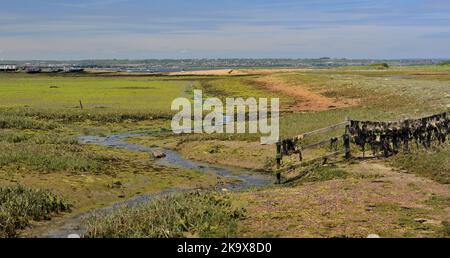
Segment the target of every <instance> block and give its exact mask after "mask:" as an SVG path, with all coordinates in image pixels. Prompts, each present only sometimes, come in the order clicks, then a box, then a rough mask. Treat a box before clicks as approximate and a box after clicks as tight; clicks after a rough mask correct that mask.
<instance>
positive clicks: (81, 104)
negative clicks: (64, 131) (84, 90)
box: [80, 100, 83, 110]
mask: <svg viewBox="0 0 450 258" xmlns="http://www.w3.org/2000/svg"><path fill="white" fill-rule="evenodd" d="M80 108H81V110H83V103H81V100H80Z"/></svg>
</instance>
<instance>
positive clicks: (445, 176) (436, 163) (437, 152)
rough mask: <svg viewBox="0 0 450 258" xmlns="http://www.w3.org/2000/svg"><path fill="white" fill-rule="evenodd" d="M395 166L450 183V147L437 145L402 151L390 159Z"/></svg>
mask: <svg viewBox="0 0 450 258" xmlns="http://www.w3.org/2000/svg"><path fill="white" fill-rule="evenodd" d="M389 162H390V163H391V164H392V165H393V166H395V167H398V168H400V169H404V170H407V171H409V172H412V173H414V174H417V175H420V176H424V177H427V178H430V179H433V180H435V181H437V182H440V183H443V184H450V149H448V148H441V147H435V148H433V150H417V151H416V152H413V153H401V154H399V155H396V156H394V157H392V158H391V159H390V161H389Z"/></svg>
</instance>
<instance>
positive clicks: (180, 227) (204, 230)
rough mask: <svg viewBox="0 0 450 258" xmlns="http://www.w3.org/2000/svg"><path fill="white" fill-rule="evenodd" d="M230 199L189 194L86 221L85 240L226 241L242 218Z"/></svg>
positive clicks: (222, 195) (241, 210) (214, 195)
mask: <svg viewBox="0 0 450 258" xmlns="http://www.w3.org/2000/svg"><path fill="white" fill-rule="evenodd" d="M244 213H245V211H244V210H243V209H242V208H236V207H234V206H233V205H232V200H231V197H230V196H229V195H225V194H221V193H215V192H190V193H184V194H176V195H170V196H165V197H161V198H158V199H155V200H153V201H150V202H148V203H146V204H143V205H140V206H137V207H124V208H121V209H119V210H117V211H115V212H114V213H112V214H110V215H105V216H101V215H99V216H94V217H92V218H90V219H89V220H87V222H86V224H87V228H88V230H87V233H86V234H85V237H88V238H93V237H95V238H98V237H100V238H102V237H103V238H170V237H229V236H232V235H233V233H234V231H235V228H236V223H237V222H238V220H239V219H240V218H242V217H243V216H244Z"/></svg>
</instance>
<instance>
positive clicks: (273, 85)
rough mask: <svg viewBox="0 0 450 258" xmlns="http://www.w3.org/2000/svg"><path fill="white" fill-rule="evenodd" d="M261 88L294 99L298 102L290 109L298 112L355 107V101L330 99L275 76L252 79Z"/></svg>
mask: <svg viewBox="0 0 450 258" xmlns="http://www.w3.org/2000/svg"><path fill="white" fill-rule="evenodd" d="M254 81H256V82H258V83H259V84H261V85H262V87H264V88H266V89H268V90H271V91H275V92H279V93H282V94H284V95H287V96H291V97H294V98H296V99H297V100H298V101H296V102H295V104H294V105H293V106H292V107H291V108H292V109H294V110H300V111H322V110H329V109H335V108H342V107H349V106H355V105H357V104H358V100H357V99H340V98H330V97H326V96H323V95H320V94H318V93H315V92H312V91H311V90H309V89H308V88H307V87H306V85H300V84H288V83H286V82H285V81H284V80H283V79H281V78H278V77H275V76H266V77H262V78H257V79H254Z"/></svg>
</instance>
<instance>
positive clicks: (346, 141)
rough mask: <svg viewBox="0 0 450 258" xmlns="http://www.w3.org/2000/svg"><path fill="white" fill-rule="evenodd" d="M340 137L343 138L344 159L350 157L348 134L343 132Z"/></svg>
mask: <svg viewBox="0 0 450 258" xmlns="http://www.w3.org/2000/svg"><path fill="white" fill-rule="evenodd" d="M342 139H343V140H344V150H345V159H350V158H351V153H350V135H349V134H348V133H345V134H344V135H343V136H342Z"/></svg>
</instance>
